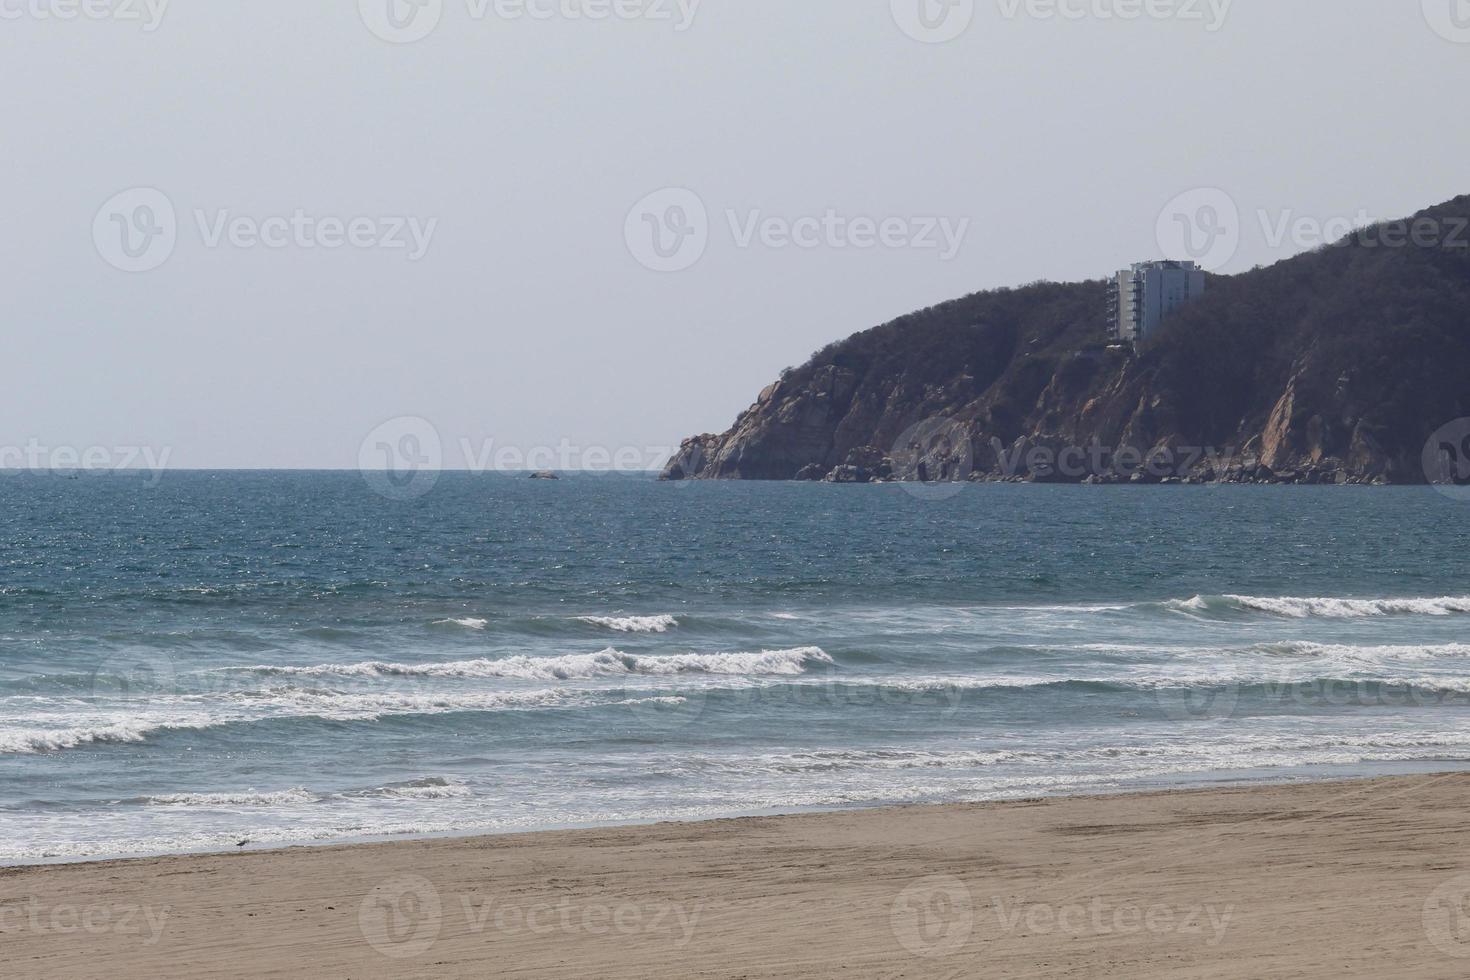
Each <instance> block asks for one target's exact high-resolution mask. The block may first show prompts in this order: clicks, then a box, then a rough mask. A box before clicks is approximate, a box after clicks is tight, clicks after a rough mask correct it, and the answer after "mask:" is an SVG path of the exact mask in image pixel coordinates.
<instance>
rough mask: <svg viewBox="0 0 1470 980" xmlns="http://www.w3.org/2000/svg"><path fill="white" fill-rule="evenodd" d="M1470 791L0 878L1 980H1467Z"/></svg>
mask: <svg viewBox="0 0 1470 980" xmlns="http://www.w3.org/2000/svg"><path fill="white" fill-rule="evenodd" d="M1467 815H1470V775H1467V774H1456V775H1439V776H1416V777H1405V778H1393V779H1381V780H1364V781H1358V782H1350V783H1314V784H1293V785H1267V786H1250V787H1241V788H1234V789H1218V790H1217V789H1212V790H1202V791H1190V792H1160V793H1147V794H1137V795H1128V796H1111V797H1090V798H1074V799H1048V800H1039V801H1026V802H1016V803H1000V804H985V805H956V806H939V807H907V808H898V809H885V810H867V811H856V812H843V813H821V814H807V815H798V816H783V817H758V818H753V819H744V820H724V821H713V822H708V823H694V824H664V825H659V826H651V827H632V828H622V829H609V830H591V831H565V832H554V833H542V834H528V835H518V836H501V837H479V838H470V839H444V840H415V841H406V842H398V843H389V844H370V845H361V846H350V847H331V848H297V849H290V850H284V851H272V852H265V851H262V852H254V853H252V852H242V853H237V854H229V855H215V856H203V857H171V858H158V859H146V860H133V861H118V862H105V863H96V864H85V865H59V866H50V867H36V868H10V869H4V870H0V976H3V977H6V978H11V977H103V976H106V977H119V978H132V977H138V978H144V977H146V978H155V977H195V978H197V977H265V976H269V977H296V976H309V977H353V978H367V977H490V976H517V977H628V978H643V977H721V978H725V977H729V978H735V977H748V978H753V977H789V978H795V977H838V976H841V977H852V978H900V977H939V978H945V977H956V978H958V977H967V978H968V977H1129V978H1140V977H1190V978H1204V977H1230V978H1237V977H1252V978H1257V977H1338V976H1344V975H1358V976H1365V977H1366V976H1372V977H1377V976H1394V977H1464V976H1470V958H1467V957H1470V817H1467Z"/></svg>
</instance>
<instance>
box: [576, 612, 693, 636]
mask: <svg viewBox="0 0 1470 980" xmlns="http://www.w3.org/2000/svg"><path fill="white" fill-rule="evenodd" d="M577 621H578V622H582V623H589V624H591V625H593V626H603V627H606V628H607V629H610V630H612V631H613V632H615V633H667V632H668V631H669V630H671V629H673V628H674V627H675V626H678V625H679V621H678V620H677V619H675V618H674V617H673V616H667V615H665V616H578V617H577Z"/></svg>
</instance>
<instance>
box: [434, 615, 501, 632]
mask: <svg viewBox="0 0 1470 980" xmlns="http://www.w3.org/2000/svg"><path fill="white" fill-rule="evenodd" d="M434 625H435V626H463V627H464V628H465V629H469V630H482V629H484V628H485V627H486V626H489V625H490V620H488V619H477V618H475V617H473V616H466V617H465V618H463V619H437V620H435V621H434Z"/></svg>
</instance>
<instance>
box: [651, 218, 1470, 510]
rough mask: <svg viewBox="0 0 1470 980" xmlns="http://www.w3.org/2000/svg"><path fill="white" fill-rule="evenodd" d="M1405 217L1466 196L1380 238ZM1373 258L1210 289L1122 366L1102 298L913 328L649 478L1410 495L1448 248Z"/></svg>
mask: <svg viewBox="0 0 1470 980" xmlns="http://www.w3.org/2000/svg"><path fill="white" fill-rule="evenodd" d="M1426 218H1428V219H1431V220H1433V221H1436V222H1438V223H1439V226H1440V227H1443V228H1446V229H1449V228H1453V227H1455V224H1456V222H1458V221H1459V220H1461V219H1462V218H1467V219H1470V197H1466V198H1459V199H1457V200H1456V201H1452V202H1450V203H1449V204H1446V205H1443V206H1441V207H1439V208H1434V209H1430V210H1429V211H1427V212H1424V213H1422V214H1421V215H1416V216H1415V217H1414V218H1412V219H1406V221H1405V222H1403V223H1400V224H1408V223H1409V222H1414V223H1415V224H1420V223H1422V222H1423V221H1424V220H1425V219H1426ZM1389 240H1403V239H1396V238H1394V237H1393V236H1389V235H1386V234H1384V229H1383V228H1382V227H1380V228H1376V229H1369V230H1368V231H1367V232H1365V233H1364V234H1362V235H1359V236H1354V237H1352V238H1349V239H1347V240H1345V241H1344V242H1343V243H1340V244H1338V245H1336V246H1333V247H1330V248H1327V249H1322V250H1319V251H1317V252H1313V253H1310V254H1307V255H1302V256H1298V257H1296V258H1293V259H1290V260H1287V261H1285V262H1282V263H1278V264H1277V265H1275V266H1272V267H1269V268H1265V269H1256V270H1253V271H1251V272H1248V273H1244V274H1241V275H1238V276H1230V277H1212V279H1211V281H1210V284H1209V288H1208V290H1207V292H1206V295H1205V296H1204V297H1203V298H1202V299H1200V300H1198V301H1196V302H1195V303H1194V304H1192V305H1190V306H1189V307H1186V308H1185V309H1183V310H1181V311H1179V312H1177V313H1176V314H1175V315H1174V316H1173V317H1172V318H1171V319H1170V321H1169V323H1168V324H1167V325H1166V327H1165V329H1164V330H1163V331H1162V332H1161V334H1160V335H1159V336H1158V337H1157V338H1155V339H1151V340H1150V341H1149V342H1148V343H1147V344H1145V345H1144V346H1143V347H1142V348H1141V349H1139V350H1136V351H1135V350H1132V349H1123V348H1119V347H1111V346H1109V345H1108V343H1107V341H1106V321H1105V318H1104V317H1105V314H1104V310H1105V307H1106V300H1107V295H1108V292H1107V291H1108V288H1109V286H1108V284H1107V283H1106V282H1103V281H1099V282H1087V283H1074V284H1056V283H1038V284H1034V285H1031V286H1028V287H1025V288H1023V289H1015V290H998V291H995V292H988V293H979V294H976V295H973V296H969V297H966V298H964V299H961V300H956V301H954V302H951V303H946V304H943V305H941V306H937V307H934V308H932V309H929V310H924V311H922V312H919V313H915V314H912V315H910V316H907V317H904V318H902V319H900V320H897V321H894V322H893V323H889V324H885V325H884V326H881V327H877V328H874V329H873V330H869V331H866V332H864V333H861V334H857V335H855V336H853V337H851V338H849V339H848V340H846V341H843V342H841V343H838V344H833V345H831V346H830V347H828V348H826V349H825V350H823V351H820V352H818V353H817V354H816V355H815V356H814V357H813V358H812V359H811V361H809V362H808V363H807V364H805V365H803V366H802V367H801V368H798V369H795V370H792V371H788V372H787V373H786V374H785V375H784V376H783V377H782V378H781V379H780V380H779V381H778V382H776V383H775V384H773V385H771V386H770V387H768V388H767V389H766V390H765V391H763V392H761V394H760V396H759V397H758V398H757V399H756V401H755V403H754V404H753V405H751V406H750V407H749V408H748V409H746V410H745V411H744V412H743V413H741V415H740V416H739V418H738V419H737V420H736V421H735V424H734V425H733V426H732V427H731V428H730V429H729V431H727V432H725V433H722V434H718V435H716V434H706V435H701V436H697V437H694V438H692V439H689V440H686V441H685V442H684V444H683V446H682V447H681V449H680V451H679V453H678V454H677V455H676V456H675V457H674V458H673V459H672V460H671V461H670V463H669V465H668V467H667V468H666V470H665V472H664V474H663V475H664V478H665V479H669V480H683V479H747V480H749V479H755V480H792V479H800V480H812V481H817V480H824V481H827V482H832V483H869V482H874V481H884V480H905V481H939V480H1029V481H1036V482H1088V483H1116V482H1137V483H1176V482H1177V483H1188V482H1209V481H1227V482H1275V483H1370V482H1376V483H1387V482H1396V483H1403V482H1422V481H1423V479H1424V473H1423V466H1422V464H1421V459H1420V457H1421V452H1422V450H1423V447H1424V444H1425V440H1426V439H1427V438H1428V436H1429V434H1430V433H1432V432H1433V431H1434V430H1436V429H1437V428H1439V427H1440V426H1442V425H1444V424H1445V423H1447V422H1449V421H1451V420H1453V419H1457V418H1461V417H1465V416H1470V382H1467V381H1466V380H1465V379H1466V378H1470V241H1464V240H1463V239H1458V240H1457V239H1454V238H1453V237H1450V236H1446V237H1445V239H1444V240H1442V241H1439V242H1438V243H1437V244H1435V245H1434V246H1433V247H1430V246H1427V245H1422V244H1411V245H1405V246H1403V247H1396V248H1390V247H1387V246H1384V245H1383V244H1382V242H1384V241H1389ZM1421 241H1422V239H1421ZM1375 243H1376V244H1375Z"/></svg>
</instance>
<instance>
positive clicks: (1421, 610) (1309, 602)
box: [1164, 595, 1470, 619]
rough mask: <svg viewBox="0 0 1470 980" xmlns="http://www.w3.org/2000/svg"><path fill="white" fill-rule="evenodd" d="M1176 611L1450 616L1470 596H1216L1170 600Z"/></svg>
mask: <svg viewBox="0 0 1470 980" xmlns="http://www.w3.org/2000/svg"><path fill="white" fill-rule="evenodd" d="M1164 607H1165V608H1166V609H1171V610H1174V611H1176V612H1189V613H1215V612H1260V613H1269V614H1270V615H1273V616H1284V617H1287V618H1289V619H1310V618H1318V617H1320V618H1324V619H1358V618H1364V617H1369V616H1451V615H1457V614H1461V613H1470V596H1441V597H1439V598H1407V599H1337V598H1325V597H1323V598H1297V597H1294V596H1249V595H1219V596H1200V595H1197V596H1195V597H1194V598H1192V599H1170V600H1169V601H1168V602H1166V603H1164Z"/></svg>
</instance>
